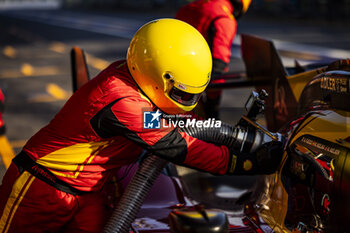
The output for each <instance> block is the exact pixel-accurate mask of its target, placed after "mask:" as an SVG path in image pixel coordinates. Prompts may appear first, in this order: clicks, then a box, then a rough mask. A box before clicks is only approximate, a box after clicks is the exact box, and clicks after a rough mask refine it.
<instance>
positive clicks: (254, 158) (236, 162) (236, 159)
mask: <svg viewBox="0 0 350 233" xmlns="http://www.w3.org/2000/svg"><path fill="white" fill-rule="evenodd" d="M230 153H231V157H230V161H229V165H228V168H227V174H230V175H258V174H271V173H274V172H275V171H276V170H277V168H278V166H279V164H280V162H281V159H282V155H283V143H282V142H280V141H277V142H275V141H271V142H268V143H265V144H263V145H261V146H260V147H259V148H258V149H256V150H255V151H254V152H240V151H237V150H234V149H231V150H230Z"/></svg>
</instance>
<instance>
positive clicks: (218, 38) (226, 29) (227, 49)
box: [212, 17, 237, 64]
mask: <svg viewBox="0 0 350 233" xmlns="http://www.w3.org/2000/svg"><path fill="white" fill-rule="evenodd" d="M213 24H214V28H215V35H214V37H213V42H212V54H213V58H214V59H220V60H222V61H224V62H225V63H226V64H228V63H229V62H230V57H231V46H232V42H233V39H234V37H235V36H236V31H237V22H236V20H234V19H231V18H228V17H222V18H218V19H216V20H215V21H214V22H213Z"/></svg>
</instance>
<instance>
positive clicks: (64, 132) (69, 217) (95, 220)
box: [0, 60, 230, 232]
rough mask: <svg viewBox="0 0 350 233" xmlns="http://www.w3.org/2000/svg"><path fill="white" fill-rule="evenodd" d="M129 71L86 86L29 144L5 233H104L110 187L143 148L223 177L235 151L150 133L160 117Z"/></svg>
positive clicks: (105, 74) (114, 70)
mask: <svg viewBox="0 0 350 233" xmlns="http://www.w3.org/2000/svg"><path fill="white" fill-rule="evenodd" d="M154 110H156V106H154V105H153V104H152V103H151V102H150V100H149V99H148V98H147V97H146V96H144V95H143V94H142V93H141V92H140V90H139V89H138V87H137V85H136V83H135V82H134V80H133V79H132V77H131V75H130V73H129V71H128V69H127V65H126V61H124V60H123V61H117V62H115V63H113V64H111V65H110V66H109V67H108V68H106V69H105V70H104V71H102V72H101V73H100V74H99V75H98V76H97V77H95V78H94V79H92V80H91V81H90V82H88V83H87V84H85V85H84V86H82V87H81V88H80V89H79V90H77V91H76V92H75V93H74V95H73V96H72V97H71V98H70V99H69V100H68V101H67V103H66V104H65V105H64V107H63V108H62V109H61V111H60V112H59V113H58V114H57V115H56V116H55V117H54V119H53V120H52V121H51V122H50V123H49V124H48V125H47V126H45V127H44V128H42V129H41V130H40V131H39V132H38V133H36V134H35V135H34V136H33V137H32V138H31V139H30V140H29V141H28V142H27V144H26V145H25V146H24V148H23V151H22V152H21V153H20V154H19V155H17V156H16V158H15V159H14V160H13V163H12V164H11V166H10V168H9V170H8V171H7V173H6V174H5V177H4V179H3V184H2V186H0V217H1V218H0V232H62V231H63V232H82V231H83V232H100V231H101V229H103V226H104V224H105V221H106V220H107V217H106V209H105V207H104V202H105V198H104V196H103V186H104V184H105V183H106V181H108V180H109V178H110V177H111V176H113V175H114V174H115V172H116V171H117V170H118V169H119V168H120V167H121V166H123V165H128V164H130V163H133V162H135V161H136V160H137V159H138V157H139V155H140V154H141V152H142V150H143V149H146V150H148V151H151V152H152V153H154V154H155V155H158V156H159V157H162V158H165V159H167V160H170V161H172V162H175V163H177V164H185V165H188V166H191V167H195V168H198V169H201V170H205V171H208V172H211V173H216V174H225V173H226V172H227V170H228V168H229V167H230V166H229V164H230V159H229V157H230V156H229V150H228V148H227V147H225V146H216V145H214V144H209V143H206V142H204V141H201V140H198V139H196V138H193V137H191V136H189V135H187V134H186V133H184V132H180V131H179V130H178V129H177V128H174V127H172V128H161V129H144V128H143V112H144V111H154Z"/></svg>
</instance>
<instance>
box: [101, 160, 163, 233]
mask: <svg viewBox="0 0 350 233" xmlns="http://www.w3.org/2000/svg"><path fill="white" fill-rule="evenodd" d="M167 164H168V161H166V160H164V159H161V158H159V157H157V156H155V155H149V156H147V157H146V158H145V159H144V160H143V161H142V162H141V164H140V166H139V168H138V170H137V171H136V173H135V175H134V176H133V178H132V180H131V181H130V183H129V185H128V186H127V187H126V189H125V191H124V193H123V195H122V197H121V199H120V201H119V202H118V204H117V206H116V208H115V209H114V211H113V214H112V216H111V217H110V219H109V220H108V222H107V224H106V226H105V228H104V231H103V232H104V233H126V232H129V229H130V226H131V223H132V222H133V221H134V219H135V218H136V216H137V214H138V212H139V210H140V208H141V206H142V203H143V201H144V200H145V198H146V196H147V194H148V192H149V190H150V189H151V187H152V185H153V183H154V181H155V180H156V179H157V177H158V176H159V174H160V173H161V171H162V169H163V168H164V167H165V166H166V165H167Z"/></svg>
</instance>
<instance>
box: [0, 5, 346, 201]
mask: <svg viewBox="0 0 350 233" xmlns="http://www.w3.org/2000/svg"><path fill="white" fill-rule="evenodd" d="M173 15H174V13H173V12H167V13H162V14H159V13H154V12H153V13H152V12H150V13H148V12H144V13H133V12H116V13H113V14H112V13H96V12H95V13H94V12H73V11H64V10H51V11H47V10H42V11H33V10H27V11H3V12H0V28H1V32H2V36H1V37H0V46H1V47H0V51H1V55H0V87H1V88H2V90H3V91H4V94H5V96H6V103H5V105H6V110H5V115H4V120H5V122H6V125H7V129H8V130H7V137H8V138H9V141H10V144H11V146H12V147H13V148H14V150H15V153H17V152H19V151H20V149H21V147H22V146H23V145H24V143H25V142H26V141H27V140H28V139H29V138H30V137H31V136H32V135H33V134H34V133H35V132H36V131H38V130H39V129H40V128H41V127H43V126H44V125H46V124H47V123H48V122H49V120H50V119H51V118H52V117H53V116H54V115H55V113H57V112H58V111H59V109H60V108H61V107H62V106H63V104H64V103H65V101H66V100H67V98H69V96H70V95H71V93H72V91H71V90H72V85H71V75H70V60H69V51H70V48H71V47H72V46H74V45H77V46H79V47H81V48H83V49H84V50H85V51H86V52H87V55H88V56H87V61H88V65H89V70H90V75H91V76H92V77H93V76H95V75H96V74H97V73H98V72H99V71H100V70H101V69H103V68H104V67H106V66H107V65H108V64H109V63H110V62H112V61H114V60H117V59H121V58H124V57H125V55H126V50H127V47H128V44H129V40H130V38H131V37H132V35H133V34H134V33H135V31H136V30H137V29H138V28H139V27H140V26H141V25H142V24H144V23H145V22H148V21H150V20H152V19H156V18H162V17H173ZM344 28H346V27H342V26H341V25H333V26H332V27H330V25H324V24H317V25H316V26H315V25H313V24H311V23H310V25H308V24H306V25H303V24H302V23H300V22H283V21H282V22H274V21H270V20H264V21H261V20H260V19H249V18H247V19H243V20H242V21H241V22H240V24H239V28H238V33H250V34H257V35H259V36H263V37H267V38H272V39H274V40H275V41H276V46H277V48H278V49H279V50H280V52H281V54H282V55H283V61H284V63H285V64H286V65H290V64H291V63H292V62H294V58H297V59H299V60H301V61H302V63H303V64H307V63H309V62H329V61H332V60H334V59H336V58H344V57H350V52H349V51H348V50H350V44H349V43H348V42H347V41H346V38H350V37H349V36H350V32H349V31H348V30H347V31H345V30H344ZM237 38H238V37H237ZM238 45H239V39H237V40H235V43H234V46H233V47H232V51H233V58H232V60H231V63H230V70H231V71H232V72H244V65H243V63H242V61H241V60H240V54H239V46H238ZM251 89H252V88H242V89H235V90H225V91H224V96H223V100H222V104H221V118H222V120H223V121H226V122H229V123H232V124H233V123H235V122H236V121H237V120H238V119H239V117H240V115H241V114H242V113H243V110H242V107H243V105H244V103H245V100H246V98H247V97H248V95H249V93H250V90H251ZM0 167H1V168H0V177H1V176H2V174H3V173H4V171H5V168H4V166H3V165H0ZM180 172H181V173H183V174H184V175H186V174H188V172H189V171H188V170H180ZM192 177H194V176H192ZM208 177H210V176H208ZM210 179H211V178H209V180H210ZM223 179H225V182H224V183H227V180H228V179H229V184H230V186H225V185H222V186H220V187H217V190H216V193H214V194H213V195H214V197H213V199H214V198H215V196H219V197H222V198H223V200H224V198H226V197H227V196H229V197H238V196H239V195H240V194H242V192H244V191H245V190H246V189H248V188H249V187H250V186H251V185H252V184H253V183H254V181H255V177H243V178H242V177H239V178H236V177H224V178H223ZM207 181H208V179H207ZM213 183H215V182H214V181H213ZM199 186H200V185H199ZM202 186H203V185H202ZM204 186H206V185H204ZM196 188H198V189H197V190H201V189H202V188H203V187H196ZM204 188H205V189H209V188H210V187H204ZM193 192H194V195H200V194H201V193H200V191H198V193H196V192H197V191H193ZM216 204H217V205H227V203H216Z"/></svg>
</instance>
